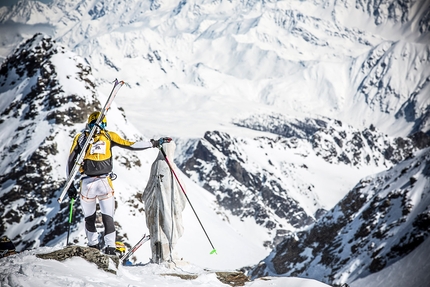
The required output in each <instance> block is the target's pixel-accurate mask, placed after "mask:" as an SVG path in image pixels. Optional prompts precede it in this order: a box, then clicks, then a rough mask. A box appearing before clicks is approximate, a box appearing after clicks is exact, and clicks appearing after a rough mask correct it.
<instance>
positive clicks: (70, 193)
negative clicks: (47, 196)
mask: <svg viewBox="0 0 430 287" xmlns="http://www.w3.org/2000/svg"><path fill="white" fill-rule="evenodd" d="M67 195H68V196H69V198H70V199H76V197H77V196H78V190H77V189H76V187H75V185H74V184H72V185H70V187H69V190H68V191H67Z"/></svg>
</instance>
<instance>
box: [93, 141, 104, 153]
mask: <svg viewBox="0 0 430 287" xmlns="http://www.w3.org/2000/svg"><path fill="white" fill-rule="evenodd" d="M95 153H98V154H106V143H105V142H103V141H98V142H95V143H93V144H92V146H91V150H90V154H95Z"/></svg>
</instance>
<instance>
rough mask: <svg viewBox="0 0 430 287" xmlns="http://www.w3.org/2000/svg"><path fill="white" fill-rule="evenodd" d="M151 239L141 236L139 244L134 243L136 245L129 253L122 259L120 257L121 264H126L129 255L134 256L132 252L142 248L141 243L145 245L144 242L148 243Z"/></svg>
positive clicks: (148, 236) (147, 236)
mask: <svg viewBox="0 0 430 287" xmlns="http://www.w3.org/2000/svg"><path fill="white" fill-rule="evenodd" d="M150 238H151V236H150V235H149V234H148V235H146V234H145V235H143V237H142V238H141V239H140V240H139V242H137V243H136V245H134V246H133V248H131V249H130V251H129V252H127V253H126V254H125V255H124V256H123V257H121V259H120V260H121V262H126V261H127V260H128V258H130V257H131V255H133V254H134V252H136V250H137V249H139V247H140V246H142V244H143V243H145V242H146V241H148V240H149V239H150Z"/></svg>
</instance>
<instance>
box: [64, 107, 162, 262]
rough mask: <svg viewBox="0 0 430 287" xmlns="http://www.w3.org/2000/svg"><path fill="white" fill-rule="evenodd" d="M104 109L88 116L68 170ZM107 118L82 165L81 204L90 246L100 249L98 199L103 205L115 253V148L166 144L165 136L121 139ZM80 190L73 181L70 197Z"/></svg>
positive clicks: (107, 241)
mask: <svg viewBox="0 0 430 287" xmlns="http://www.w3.org/2000/svg"><path fill="white" fill-rule="evenodd" d="M99 115H100V112H93V113H92V114H91V115H90V116H89V117H88V124H87V129H86V130H85V132H83V133H78V134H77V135H76V136H75V138H74V140H73V144H72V147H71V149H70V155H69V160H68V165H67V169H68V171H67V173H69V172H70V170H71V169H72V168H73V165H74V162H75V160H76V157H77V156H78V154H79V153H80V151H81V149H82V146H83V145H84V142H85V140H86V137H87V136H88V135H89V131H90V130H91V129H92V128H93V126H94V125H95V123H96V121H97V118H98V117H99ZM106 126H107V120H106V117H104V118H103V120H102V121H101V123H100V124H99V126H98V127H96V128H97V130H96V132H95V133H94V137H93V140H92V141H91V143H90V145H89V146H88V148H87V150H86V153H85V156H84V161H83V164H82V166H81V167H80V170H79V171H80V173H81V175H82V177H81V181H80V187H81V188H80V189H81V190H80V199H81V206H82V210H83V212H84V216H85V232H86V236H87V240H88V246H89V247H93V248H97V249H100V248H101V246H99V239H98V233H97V229H96V226H95V221H96V204H97V200H98V203H99V206H100V210H101V214H102V221H103V225H104V238H103V239H104V242H105V246H106V248H105V250H104V252H105V254H108V255H115V249H116V248H115V240H116V232H115V226H114V210H115V198H114V188H113V185H112V180H113V179H115V178H116V175H115V174H114V173H112V167H113V163H112V147H114V146H119V147H121V148H125V149H130V150H145V149H147V148H151V147H158V146H159V144H163V142H164V138H161V139H159V140H157V141H154V140H152V139H151V140H150V141H148V142H146V141H138V142H132V141H128V140H125V139H123V138H121V137H120V136H119V135H118V134H116V133H114V132H111V131H107V130H106ZM77 194H78V191H77V189H76V188H75V186H74V185H73V184H72V185H71V187H70V188H69V190H68V196H69V198H76V196H77Z"/></svg>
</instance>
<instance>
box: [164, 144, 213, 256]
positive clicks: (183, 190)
mask: <svg viewBox="0 0 430 287" xmlns="http://www.w3.org/2000/svg"><path fill="white" fill-rule="evenodd" d="M158 148H159V149H160V151H161V153H162V154H163V156H164V158H165V159H166V162H167V165H168V166H169V168H170V170H171V172H172V174H173V175H174V176H175V178H176V181H177V182H178V184H179V186H180V187H181V190H182V192H183V193H184V195H185V197H186V199H187V201H188V203H189V204H190V206H191V209H192V210H193V212H194V215H195V216H196V217H197V220H198V221H199V223H200V226H201V227H202V229H203V231H204V233H205V235H206V237H207V239H208V240H209V243H210V244H211V246H212V251H211V252H210V254H214V253H215V254H217V253H216V249H215V247H214V246H213V244H212V241H211V240H210V238H209V235H208V234H207V232H206V230H205V228H204V227H203V224H202V222H201V221H200V218H199V216H198V215H197V213H196V211H195V210H194V207H193V205H192V204H191V201H190V199H189V198H188V195H187V193H186V192H185V189H184V188H183V187H182V184H181V182H180V181H179V178H178V176H177V175H176V172H175V171H174V170H173V167H172V165H171V164H170V161H169V160H168V159H167V155H166V153H165V152H164V150H163V147H162V146H161V145H160V146H159V147H158Z"/></svg>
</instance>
